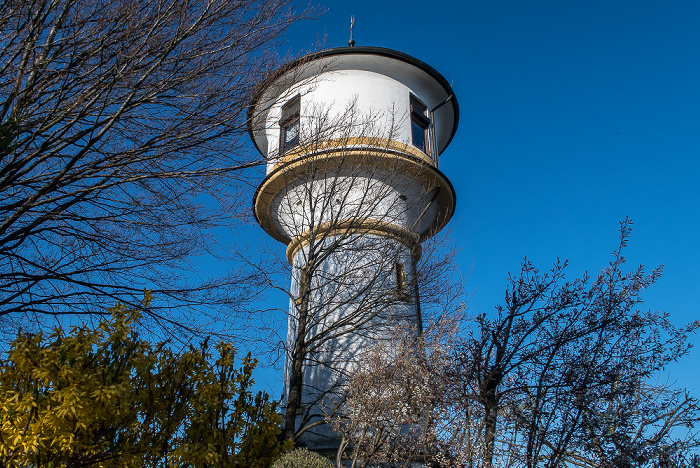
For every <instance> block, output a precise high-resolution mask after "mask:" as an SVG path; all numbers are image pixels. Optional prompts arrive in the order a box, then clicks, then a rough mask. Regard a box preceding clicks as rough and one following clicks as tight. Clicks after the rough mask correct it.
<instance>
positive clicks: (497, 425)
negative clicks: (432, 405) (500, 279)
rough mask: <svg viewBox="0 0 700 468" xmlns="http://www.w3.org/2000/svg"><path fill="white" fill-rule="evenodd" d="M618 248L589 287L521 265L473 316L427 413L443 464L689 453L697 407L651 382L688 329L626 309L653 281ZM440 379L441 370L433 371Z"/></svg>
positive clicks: (624, 227) (636, 459) (579, 461)
mask: <svg viewBox="0 0 700 468" xmlns="http://www.w3.org/2000/svg"><path fill="white" fill-rule="evenodd" d="M630 228H631V222H629V221H628V220H626V221H624V222H623V223H622V224H621V231H620V239H621V242H620V246H619V248H618V249H617V250H615V252H614V253H613V261H612V262H611V263H610V265H609V266H608V267H607V268H605V269H604V270H603V271H602V272H601V273H600V274H599V275H598V276H597V278H595V279H593V280H591V279H590V278H589V277H588V276H587V275H584V276H583V277H581V278H577V279H575V280H573V281H567V280H566V279H565V275H564V273H565V267H566V262H558V263H557V264H555V265H554V267H553V268H552V269H551V270H550V271H549V272H547V273H541V272H540V271H539V270H537V269H536V268H535V267H534V266H532V264H531V263H529V262H528V261H527V260H526V261H524V262H523V265H522V270H521V272H520V274H519V275H518V276H514V277H511V278H510V284H509V286H508V288H507V290H506V297H505V303H504V305H502V306H498V307H497V308H496V311H495V314H494V315H492V316H488V315H486V314H483V315H479V316H477V317H476V319H475V320H474V324H473V328H472V329H471V330H469V331H468V336H467V337H466V338H465V339H464V340H463V342H462V343H461V345H460V347H459V348H458V350H457V352H456V353H455V354H454V358H455V359H454V362H453V364H452V365H450V366H448V367H447V368H444V369H442V370H441V371H442V372H444V373H445V375H446V388H445V393H444V394H445V395H446V396H447V397H448V398H446V399H444V400H442V401H441V402H440V405H441V407H440V408H438V411H437V414H439V416H440V417H441V418H442V423H441V424H438V427H437V435H438V440H439V444H440V446H441V447H442V455H443V461H445V462H446V464H450V463H456V464H457V465H463V466H469V467H485V468H490V467H492V466H523V467H536V466H543V467H557V466H582V467H584V466H585V467H588V466H611V467H612V466H615V467H624V466H630V467H632V466H652V465H653V464H654V463H656V462H658V461H659V460H661V459H663V458H664V457H669V456H673V455H674V454H677V453H682V452H683V451H685V450H688V449H691V448H693V447H697V446H698V443H699V441H698V438H697V433H696V432H694V431H693V430H692V429H688V428H692V426H693V424H695V423H697V422H698V421H699V420H700V407H699V406H698V401H697V400H696V399H695V398H693V397H691V396H689V395H688V394H687V393H685V392H683V391H679V390H675V389H673V388H672V387H671V386H668V385H665V384H659V383H657V380H658V379H659V376H660V373H661V371H662V369H663V368H664V366H666V365H667V364H669V363H670V362H671V361H674V360H676V359H677V358H679V357H681V356H683V355H685V354H686V352H687V350H688V348H689V344H688V342H687V336H688V334H690V333H692V332H694V331H695V330H696V329H697V327H698V323H697V322H694V323H691V324H689V325H687V326H683V327H675V326H673V325H672V324H671V322H670V321H669V318H668V316H667V315H666V314H659V313H655V312H644V311H640V310H637V307H638V306H639V305H640V304H641V294H642V292H643V291H644V290H645V289H646V288H647V287H649V286H650V285H652V284H653V283H654V282H655V281H656V279H657V278H658V276H659V275H660V274H661V270H660V268H657V269H654V270H653V271H652V272H651V273H645V272H644V270H643V268H642V267H639V268H638V269H636V270H633V271H631V272H624V271H623V265H624V263H625V258H624V256H623V255H622V250H623V248H624V246H625V245H626V243H627V239H628V236H629V233H630ZM436 371H440V370H436Z"/></svg>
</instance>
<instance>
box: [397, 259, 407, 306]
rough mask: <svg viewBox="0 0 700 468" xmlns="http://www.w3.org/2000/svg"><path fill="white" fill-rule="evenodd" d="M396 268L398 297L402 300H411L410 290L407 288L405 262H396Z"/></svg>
mask: <svg viewBox="0 0 700 468" xmlns="http://www.w3.org/2000/svg"><path fill="white" fill-rule="evenodd" d="M394 270H395V271H396V297H397V298H398V299H400V300H402V301H407V300H409V296H408V290H407V289H406V273H405V271H404V267H403V263H398V262H397V263H396V264H395V265H394Z"/></svg>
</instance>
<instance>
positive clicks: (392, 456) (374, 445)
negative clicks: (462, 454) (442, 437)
mask: <svg viewBox="0 0 700 468" xmlns="http://www.w3.org/2000/svg"><path fill="white" fill-rule="evenodd" d="M458 322H459V320H458V318H457V317H455V316H452V317H449V318H448V317H445V316H443V317H440V318H439V319H438V320H435V321H431V322H430V323H428V324H427V326H426V327H425V328H424V330H423V333H422V334H420V335H419V334H417V333H416V332H417V330H415V329H413V327H412V326H411V325H409V324H407V323H406V322H401V323H396V324H394V330H395V331H394V333H393V338H392V339H385V340H380V341H377V342H376V343H374V344H373V345H372V346H370V347H369V348H368V349H366V350H365V351H364V352H363V353H362V355H361V359H359V360H358V362H357V363H356V370H355V371H354V373H353V375H352V377H351V378H350V380H349V382H348V385H347V391H346V397H345V399H344V400H343V402H342V404H341V406H340V408H339V409H338V411H336V412H335V413H334V414H333V415H329V416H328V420H329V421H330V423H331V424H332V426H333V427H334V429H335V430H337V431H338V432H339V433H340V434H341V435H342V440H341V444H340V446H339V448H338V451H337V454H336V462H337V465H338V466H341V463H342V460H348V461H350V466H351V467H352V468H355V467H362V468H364V467H366V466H368V465H370V464H372V465H374V464H379V463H389V464H391V465H392V466H411V465H412V464H415V463H417V462H422V463H428V462H430V461H431V460H432V458H433V455H434V453H433V452H434V450H433V448H434V446H435V442H436V439H435V435H436V434H435V428H436V425H435V424H436V422H437V418H436V410H437V408H438V402H439V401H442V400H444V398H445V395H444V394H443V391H444V389H445V381H444V378H443V375H442V374H438V373H435V372H434V371H435V369H438V368H444V367H445V366H446V365H447V363H448V362H449V360H450V356H451V355H452V352H451V349H452V346H454V341H455V339H456V338H457V336H458V334H457V330H458V328H457V326H458Z"/></svg>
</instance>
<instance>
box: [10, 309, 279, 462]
mask: <svg viewBox="0 0 700 468" xmlns="http://www.w3.org/2000/svg"><path fill="white" fill-rule="evenodd" d="M110 312H111V318H110V319H108V320H105V321H103V322H101V323H100V324H99V325H98V326H97V327H95V328H90V327H88V326H85V325H84V326H81V327H73V328H72V329H71V330H70V331H69V332H68V333H66V332H64V331H63V330H61V329H55V330H54V331H53V332H52V333H48V334H42V333H38V334H28V333H23V332H20V333H19V334H18V336H17V337H16V338H15V340H14V341H13V342H12V343H11V345H10V347H9V351H8V352H7V353H6V355H5V356H4V359H1V360H0V466H3V467H30V466H31V467H47V468H59V467H87V466H94V467H105V468H107V467H117V466H118V467H146V466H148V467H196V468H200V467H201V468H204V467H222V468H223V467H234V466H235V467H264V466H269V465H270V464H271V463H272V462H273V461H274V460H275V459H276V458H278V457H279V455H280V454H281V453H283V452H284V451H286V450H289V449H290V448H291V447H290V446H289V444H288V443H285V444H282V443H280V442H279V435H280V423H281V417H280V415H279V414H278V413H277V411H276V410H277V404H278V403H277V402H275V401H270V399H269V397H268V395H267V394H265V393H261V392H258V393H257V394H253V392H252V390H251V387H252V384H253V378H252V373H253V369H254V368H255V366H256V365H257V361H256V360H255V359H253V358H251V357H250V354H248V355H247V356H245V357H243V358H242V359H241V362H240V368H237V367H235V365H236V351H235V349H234V348H233V347H232V346H231V345H230V344H228V343H219V344H217V345H216V346H215V347H214V350H213V351H214V352H211V351H212V350H211V349H210V347H209V346H208V344H207V342H206V341H205V342H203V343H201V344H200V345H199V346H198V347H190V348H189V349H187V350H185V351H180V352H175V351H173V350H171V349H170V348H168V347H167V345H166V344H165V343H158V344H155V345H154V344H151V343H149V342H147V341H144V340H141V339H139V337H138V334H137V333H136V332H135V331H134V326H135V325H136V324H137V322H138V320H139V318H140V316H139V314H138V312H136V311H132V310H128V309H127V308H126V307H124V306H122V305H117V306H116V307H113V308H112V309H110Z"/></svg>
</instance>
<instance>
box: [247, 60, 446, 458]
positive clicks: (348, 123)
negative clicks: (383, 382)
mask: <svg viewBox="0 0 700 468" xmlns="http://www.w3.org/2000/svg"><path fill="white" fill-rule="evenodd" d="M458 120H459V109H458V106H457V100H456V98H455V96H454V94H453V92H452V88H451V86H450V84H449V83H448V82H447V80H446V79H445V78H444V77H443V76H442V75H440V74H439V73H438V72H437V71H436V70H435V69H433V68H432V67H431V66H429V65H427V64H426V63H423V62H421V61H420V60H417V59H415V58H413V57H411V56H408V55H406V54H403V53H401V52H397V51H394V50H389V49H384V48H377V47H343V48H336V49H329V50H324V51H321V52H317V53H314V54H311V55H307V56H305V57H302V58H300V59H297V60H295V61H293V62H291V63H289V64H287V65H286V66H284V67H282V68H281V69H279V70H277V71H276V72H275V73H273V75H272V76H271V77H270V78H269V79H268V80H267V81H266V82H265V83H263V85H262V86H261V87H260V88H259V89H258V91H257V93H256V95H255V98H254V99H253V101H252V103H251V105H250V107H249V131H250V135H251V138H252V139H253V142H254V143H255V146H256V147H257V149H258V150H259V151H260V153H261V154H262V155H263V156H264V157H265V158H266V161H267V175H266V177H265V179H264V180H263V181H262V183H261V184H260V187H259V188H258V190H257V192H256V194H255V197H254V201H253V206H254V213H255V217H256V219H257V221H258V223H259V224H260V226H261V227H262V228H263V229H264V230H265V231H266V232H267V233H268V234H269V235H270V236H272V237H273V238H274V239H276V240H278V241H280V242H282V243H283V244H285V245H286V246H287V250H286V255H287V260H288V261H289V263H290V265H291V267H292V275H291V276H292V279H291V287H290V289H289V295H290V305H289V319H288V320H289V324H288V332H287V349H286V363H285V380H284V387H285V393H284V398H285V404H286V406H287V414H286V417H285V432H287V433H288V434H289V433H291V431H292V430H293V431H298V430H299V428H300V427H301V426H303V425H305V424H306V425H308V424H309V423H313V422H314V421H317V422H318V421H319V420H320V418H322V414H323V412H327V411H329V410H330V411H332V410H333V405H334V404H335V403H336V402H337V399H338V397H339V394H340V392H342V386H343V382H344V381H345V380H346V379H347V377H348V374H349V373H350V372H351V371H352V368H353V366H354V365H355V364H356V363H357V360H358V359H359V358H360V356H361V352H362V350H363V349H365V348H366V347H367V345H368V344H370V343H371V342H372V341H373V340H376V339H381V338H382V337H387V336H390V335H391V333H392V326H395V324H396V323H397V321H398V320H401V321H407V322H409V323H412V324H414V325H415V329H416V330H420V327H421V311H420V303H419V296H418V291H419V285H418V281H417V280H416V278H417V272H416V263H417V262H418V260H419V258H420V255H421V248H420V244H421V242H422V241H424V240H425V239H427V238H429V237H431V236H433V235H434V234H435V233H437V232H438V231H439V230H440V229H442V228H443V227H444V226H445V225H446V224H447V222H448V221H449V220H450V218H451V217H452V214H453V212H454V208H455V200H456V198H455V192H454V189H453V187H452V185H451V184H450V182H449V180H448V179H447V177H445V175H444V174H442V173H441V172H440V170H439V169H438V156H439V155H440V154H441V153H442V152H443V151H444V150H445V148H446V147H447V146H448V144H449V143H450V141H451V140H452V137H453V136H454V134H455V131H456V129H457V123H458ZM392 324H393V325H392ZM290 426H293V428H292V427H290ZM328 437H331V438H332V437H333V433H332V431H330V429H329V428H327V427H325V428H324V426H323V425H320V426H317V427H314V428H313V429H311V430H309V431H306V432H305V433H304V435H303V437H301V438H300V441H301V442H303V443H306V444H307V445H309V446H310V447H313V448H316V449H322V448H324V447H325V448H332V447H333V446H334V444H335V442H333V441H330V440H329V439H328Z"/></svg>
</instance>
